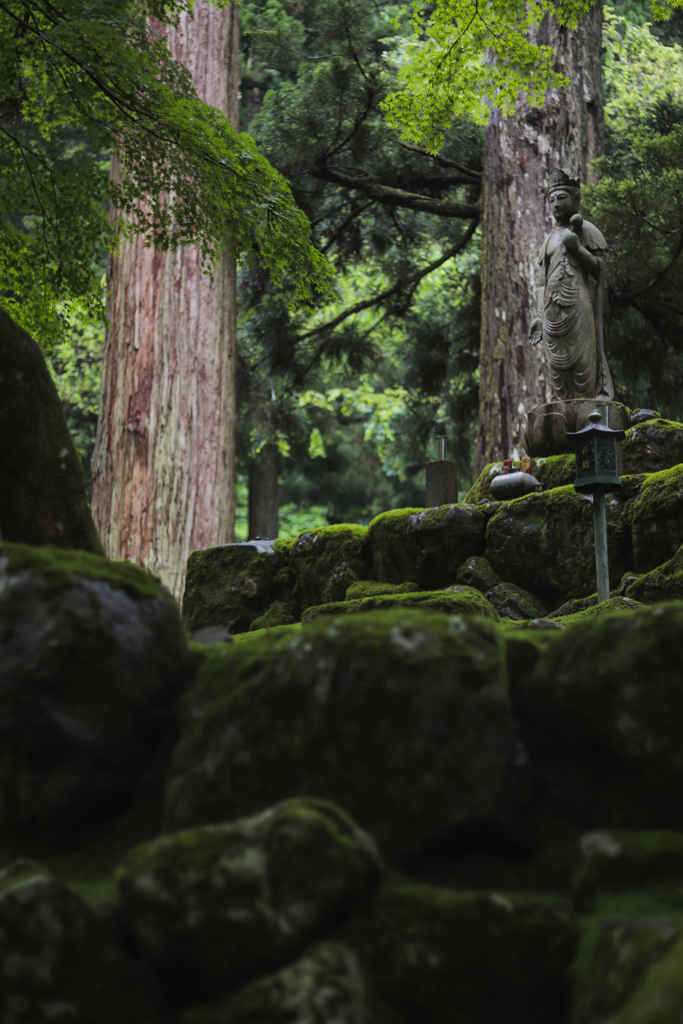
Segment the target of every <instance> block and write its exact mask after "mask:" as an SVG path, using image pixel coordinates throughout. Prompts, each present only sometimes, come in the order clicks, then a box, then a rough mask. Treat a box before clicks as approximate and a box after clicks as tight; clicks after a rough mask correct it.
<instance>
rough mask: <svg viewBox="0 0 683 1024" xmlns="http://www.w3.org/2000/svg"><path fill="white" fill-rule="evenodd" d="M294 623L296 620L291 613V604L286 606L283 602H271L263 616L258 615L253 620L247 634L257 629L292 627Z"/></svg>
mask: <svg viewBox="0 0 683 1024" xmlns="http://www.w3.org/2000/svg"><path fill="white" fill-rule="evenodd" d="M295 622H296V618H295V616H294V614H293V612H292V602H290V603H289V604H287V603H286V602H285V601H273V603H272V604H270V605H268V607H267V608H266V610H265V612H264V613H263V615H259V617H258V618H257V619H254V621H253V622H252V624H251V626H250V627H249V632H250V633H253V632H254V631H255V630H257V629H272V628H273V626H293V625H294V623H295Z"/></svg>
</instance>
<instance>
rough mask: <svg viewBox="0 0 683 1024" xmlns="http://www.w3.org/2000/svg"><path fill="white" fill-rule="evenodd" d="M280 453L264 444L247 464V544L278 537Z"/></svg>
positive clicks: (273, 447)
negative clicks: (258, 538)
mask: <svg viewBox="0 0 683 1024" xmlns="http://www.w3.org/2000/svg"><path fill="white" fill-rule="evenodd" d="M279 471H280V452H279V450H278V447H277V445H276V444H267V445H264V447H263V448H262V449H261V451H260V452H259V453H258V456H257V457H256V458H255V459H251V460H250V461H249V540H255V539H256V538H257V537H260V538H261V539H262V540H265V539H266V538H268V539H269V540H275V539H276V538H277V535H278V529H279V524H278V512H279V507H280V503H279V486H278V473H279Z"/></svg>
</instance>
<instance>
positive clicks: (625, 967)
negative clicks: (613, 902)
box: [570, 914, 683, 1024]
mask: <svg viewBox="0 0 683 1024" xmlns="http://www.w3.org/2000/svg"><path fill="white" fill-rule="evenodd" d="M591 931H592V933H593V934H590V935H589V936H588V937H587V938H588V943H587V944H586V945H587V947H588V948H586V949H585V950H582V955H581V958H580V968H581V969H579V970H577V971H576V974H577V977H576V981H575V984H574V993H573V1007H572V1013H571V1017H570V1020H571V1024H603V1022H605V1021H617V1020H619V1021H621V1020H633V1021H634V1024H635V1021H636V1020H637V1021H639V1022H641V1021H642V1022H645V1021H647V1022H648V1024H650V1022H652V1024H655V1022H661V1024H673V1022H674V1021H676V1020H678V1019H680V1011H679V1012H678V1013H675V1014H674V1015H670V1012H669V1011H670V1007H668V1006H666V1004H665V1005H664V1006H662V1007H661V1009H663V1010H664V1013H663V1014H661V1015H660V1014H658V1013H656V1012H655V1013H654V1014H653V1013H652V1012H651V1011H652V1010H653V1009H654V1008H655V1006H656V1004H657V1002H658V1001H659V999H658V998H656V999H655V1000H654V1001H653V1003H651V1004H650V1007H649V1011H650V1012H648V1009H646V1012H645V1014H638V1015H636V1016H635V1017H631V1016H630V1014H629V1015H627V1016H626V1017H625V1018H623V1017H622V1015H621V1013H620V1012H619V1011H620V1010H623V1009H625V1008H626V1007H627V1006H628V1004H629V1002H630V1000H631V999H632V998H633V997H634V996H635V994H636V993H637V992H638V990H639V989H640V987H641V986H642V985H643V982H644V981H645V979H647V977H648V975H649V974H650V972H651V970H652V969H653V968H656V966H657V965H658V964H659V963H660V962H661V961H662V960H664V959H665V957H666V956H667V954H668V953H670V951H671V950H672V949H673V948H674V947H675V946H676V945H677V944H678V942H679V940H680V934H681V931H680V925H679V923H678V922H677V921H676V920H675V919H674V918H673V917H672V916H663V915H661V914H659V915H652V916H642V917H624V916H615V915H613V914H612V915H610V916H609V917H607V918H604V919H602V920H599V921H597V922H596V923H595V924H594V925H593V927H592V928H591ZM582 944H583V943H582ZM677 959H678V962H679V963H680V958H677ZM682 966H683V965H682ZM655 993H656V995H657V997H659V996H660V994H661V989H660V986H659V985H655V986H654V989H653V994H655ZM680 1005H683V1004H680ZM646 1007H647V1003H646Z"/></svg>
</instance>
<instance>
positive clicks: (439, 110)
mask: <svg viewBox="0 0 683 1024" xmlns="http://www.w3.org/2000/svg"><path fill="white" fill-rule="evenodd" d="M590 6H591V3H590V0H566V2H559V3H556V2H551V0H532V2H525V0H495V2H489V3H487V4H483V5H482V4H480V3H479V0H436V3H434V4H430V5H429V6H428V7H425V5H424V4H420V3H415V4H414V6H413V18H412V28H413V37H412V38H411V39H410V40H409V41H407V42H406V44H405V46H404V47H403V48H402V51H401V53H400V57H399V60H398V64H399V67H400V72H399V81H400V84H401V85H402V86H403V88H402V89H401V90H400V91H397V92H394V93H392V94H391V95H390V96H389V97H387V99H386V101H385V103H384V109H385V111H386V114H387V117H388V120H389V123H390V124H392V125H393V126H394V127H398V128H401V129H402V131H403V133H404V137H405V138H407V139H412V140H414V141H416V142H421V143H423V144H425V145H426V146H427V148H428V149H429V150H430V152H433V153H437V152H438V151H439V149H440V148H441V145H442V143H443V141H444V137H445V129H446V126H447V125H448V123H449V121H450V119H451V117H453V115H456V116H463V115H465V116H470V117H473V118H474V119H475V120H476V121H477V122H478V123H479V124H482V125H483V124H487V123H488V119H489V114H490V109H491V107H492V106H494V107H498V108H500V109H501V110H502V111H503V113H504V114H509V113H512V111H513V110H514V106H515V103H516V101H517V98H518V96H519V94H520V93H522V92H523V93H525V94H526V95H527V97H528V99H529V102H530V103H531V104H532V105H535V106H543V104H544V102H545V96H546V92H547V90H548V89H549V88H553V87H555V88H558V87H561V86H564V85H566V84H567V80H566V77H565V76H564V75H563V74H562V73H561V72H560V71H558V70H557V69H556V66H555V52H554V50H553V49H552V47H550V46H543V45H538V44H536V43H533V42H531V41H530V39H529V30H530V29H532V28H533V27H534V26H537V25H539V24H540V23H541V21H542V19H543V17H544V16H545V15H546V14H554V15H555V16H556V17H557V19H558V20H559V22H560V23H561V24H563V25H568V26H570V27H575V26H576V24H577V22H578V21H579V20H580V18H581V17H582V16H583V15H584V14H585V13H586V12H587V11H588V10H589V8H590Z"/></svg>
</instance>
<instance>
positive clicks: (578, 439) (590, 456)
mask: <svg viewBox="0 0 683 1024" xmlns="http://www.w3.org/2000/svg"><path fill="white" fill-rule="evenodd" d="M588 419H589V421H590V422H589V423H588V426H586V427H584V428H583V430H577V431H576V432H575V433H569V432H568V433H567V437H568V438H570V437H571V438H573V439H574V451H575V457H576V479H575V481H574V487H575V488H576V490H577V491H580V492H581V493H582V494H591V495H592V496H593V528H594V531H595V571H596V575H597V579H598V602H600V601H606V600H607V598H608V597H609V565H608V561H607V517H606V514H605V494H606V493H607V492H608V491H614V490H616V489H617V487H620V486H621V477H620V476H619V448H618V442H619V441H623V439H624V437H625V436H626V435H625V433H624V431H623V430H612V429H611V428H610V427H608V426H606V425H605V424H604V423H602V417H601V416H600V413H599V412H598V410H597V409H596V410H595V411H594V412H592V413H591V414H590V416H589V417H588Z"/></svg>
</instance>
